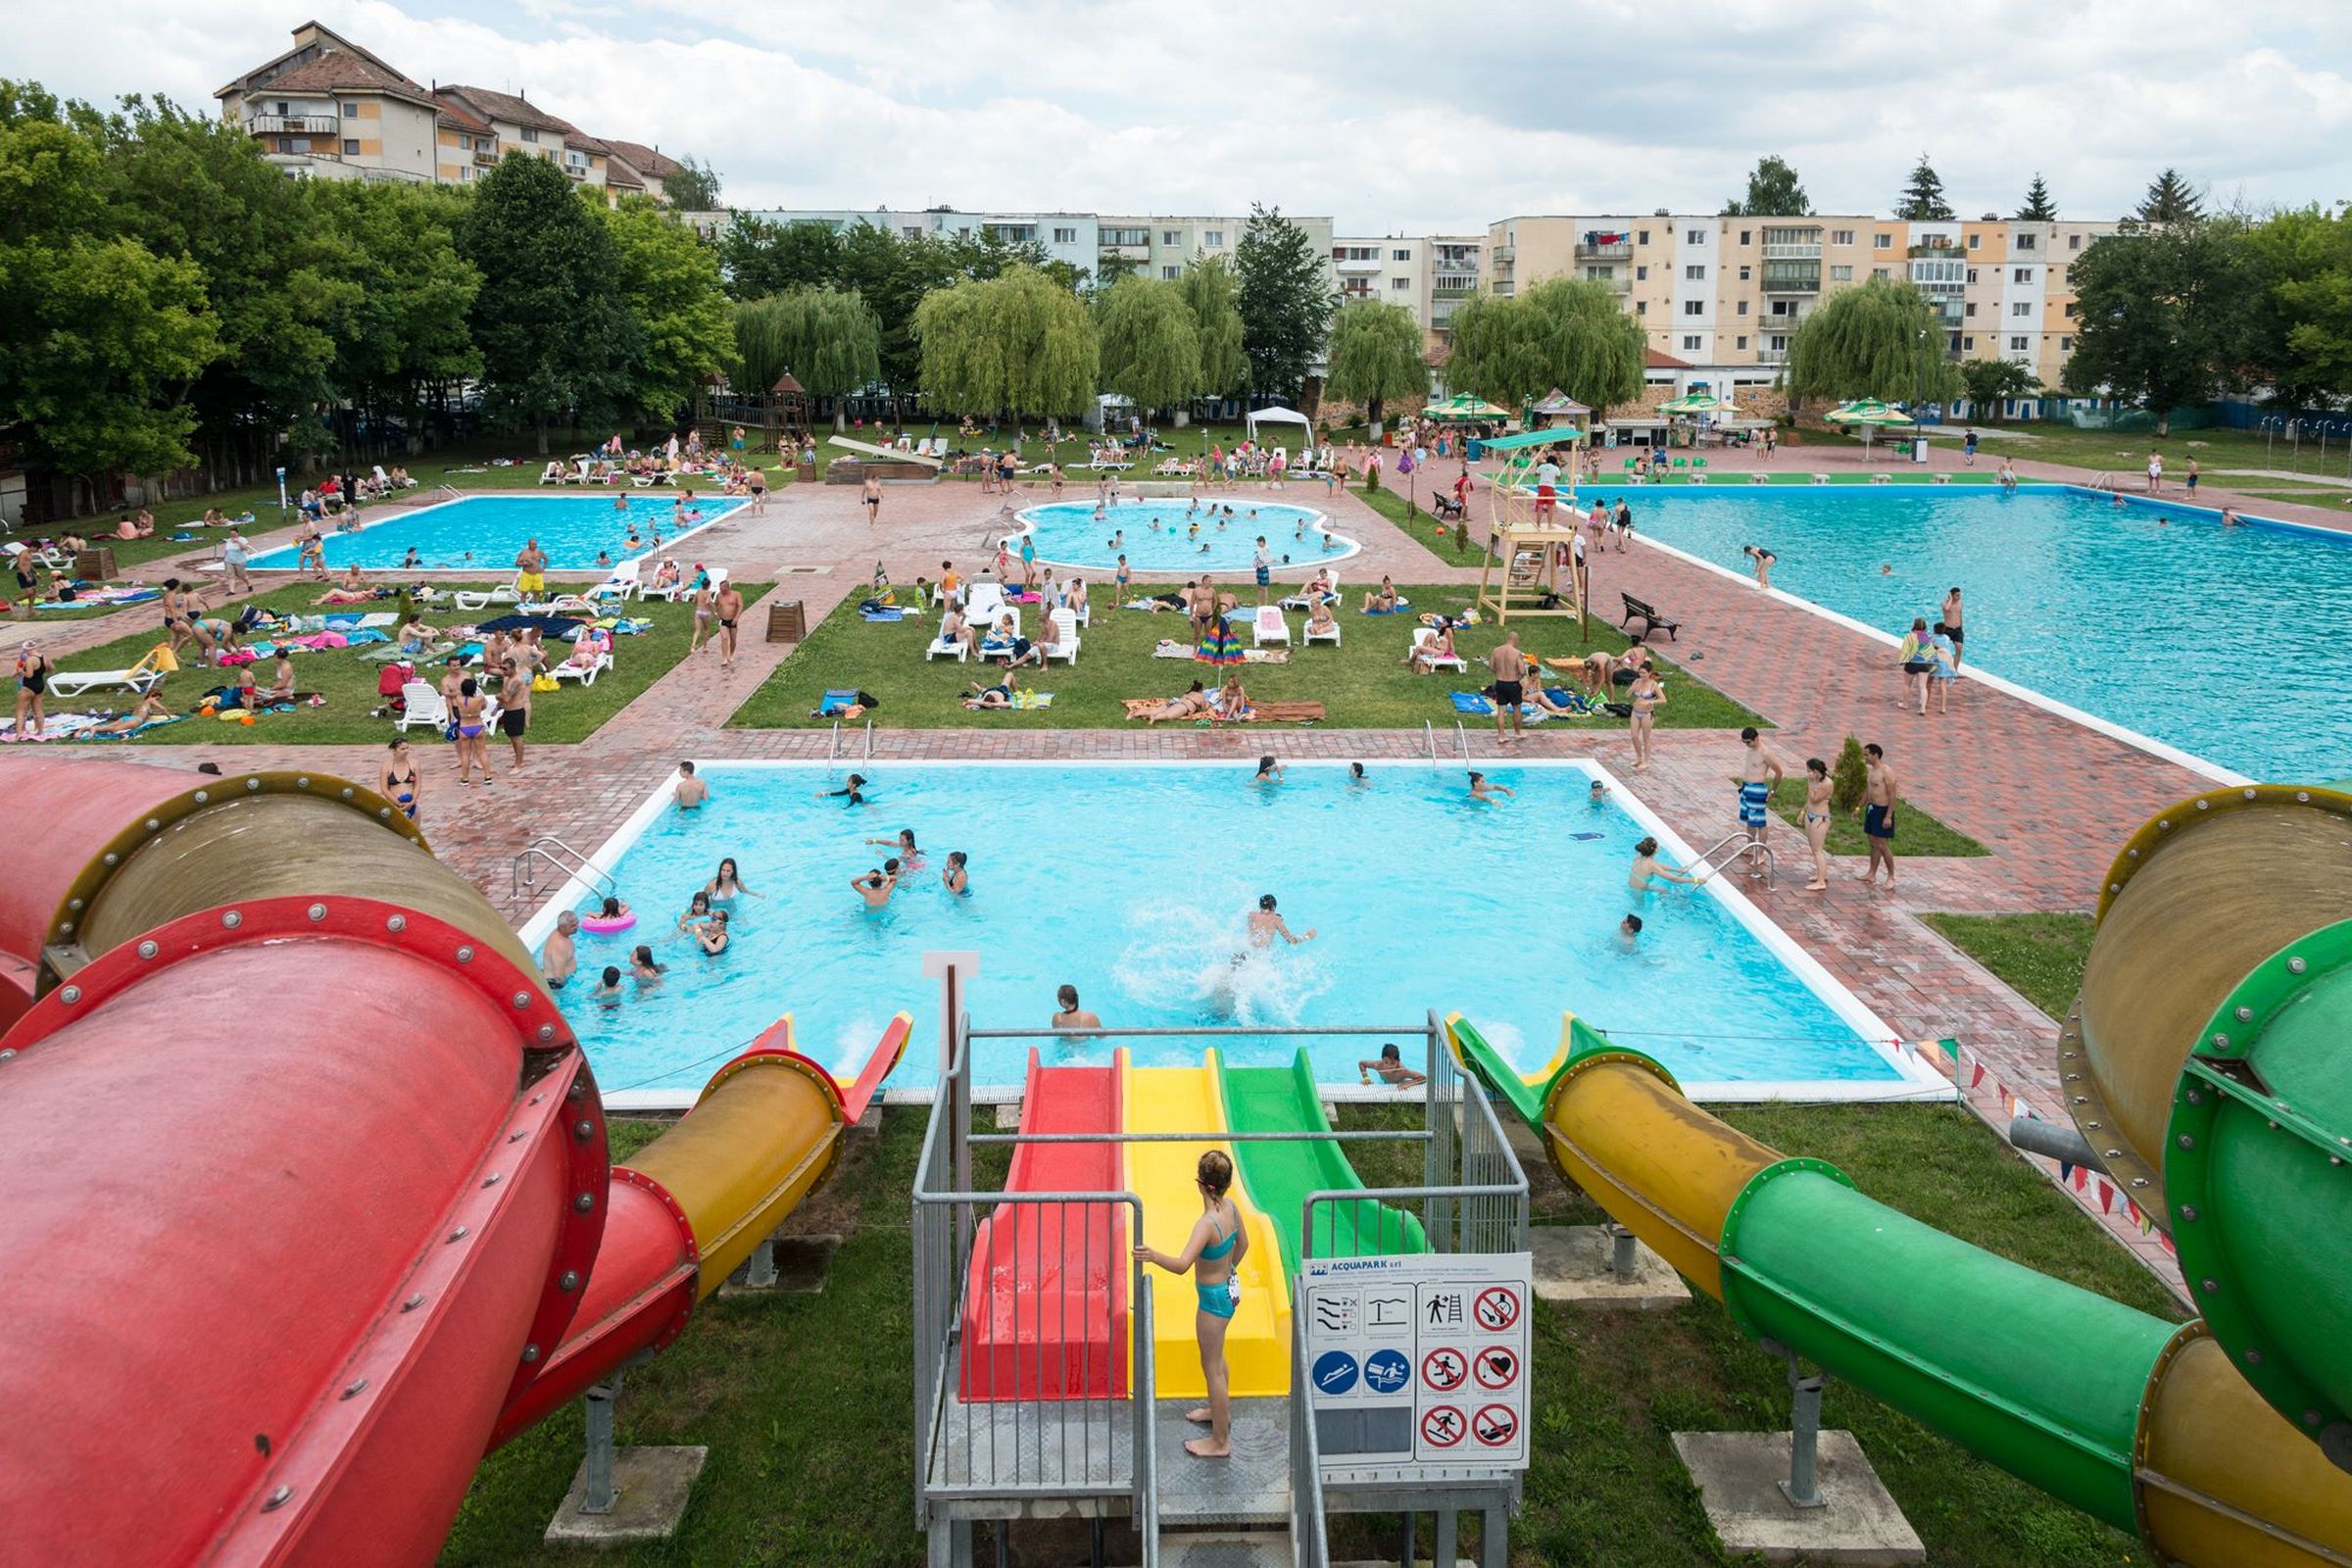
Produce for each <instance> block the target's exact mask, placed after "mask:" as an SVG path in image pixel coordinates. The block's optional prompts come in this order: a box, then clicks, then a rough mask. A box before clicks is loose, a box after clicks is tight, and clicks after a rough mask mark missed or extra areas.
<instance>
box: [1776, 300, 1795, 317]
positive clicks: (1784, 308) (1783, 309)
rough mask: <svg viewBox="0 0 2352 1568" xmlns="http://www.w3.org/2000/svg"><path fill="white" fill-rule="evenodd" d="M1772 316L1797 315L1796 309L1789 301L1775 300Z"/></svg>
mask: <svg viewBox="0 0 2352 1568" xmlns="http://www.w3.org/2000/svg"><path fill="white" fill-rule="evenodd" d="M1772 314H1773V315H1775V316H1794V315H1795V314H1796V307H1795V306H1794V305H1793V304H1791V303H1790V302H1789V301H1788V300H1774V301H1773V302H1772Z"/></svg>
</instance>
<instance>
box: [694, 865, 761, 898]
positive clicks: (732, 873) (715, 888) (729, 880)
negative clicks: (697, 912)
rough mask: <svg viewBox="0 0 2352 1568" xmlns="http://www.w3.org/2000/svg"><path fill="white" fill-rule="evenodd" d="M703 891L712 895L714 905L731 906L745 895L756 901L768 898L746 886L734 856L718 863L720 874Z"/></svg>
mask: <svg viewBox="0 0 2352 1568" xmlns="http://www.w3.org/2000/svg"><path fill="white" fill-rule="evenodd" d="M703 891H704V892H705V893H707V894H709V895H710V897H711V903H713V904H731V903H733V902H734V901H735V900H736V899H738V898H741V897H743V896H744V895H745V894H750V895H751V896H752V897H753V898H755V899H758V898H764V897H766V895H765V894H761V893H753V892H752V890H751V889H750V888H748V887H745V886H744V884H743V876H742V873H741V872H740V871H738V870H737V868H736V865H735V857H733V856H732V855H730V856H728V857H727V858H725V859H723V860H721V861H719V862H718V874H717V875H716V876H714V877H712V878H711V880H710V881H709V882H708V883H706V884H705V885H704V887H703Z"/></svg>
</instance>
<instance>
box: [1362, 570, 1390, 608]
mask: <svg viewBox="0 0 2352 1568" xmlns="http://www.w3.org/2000/svg"><path fill="white" fill-rule="evenodd" d="M1396 609H1397V585H1396V583H1394V582H1392V581H1390V580H1389V579H1388V578H1387V577H1383V578H1381V579H1380V586H1379V587H1378V588H1375V589H1373V590H1372V591H1371V592H1370V593H1368V594H1366V595H1364V609H1363V613H1365V614H1367V615H1386V614H1389V613H1393V612H1394V611H1395V610H1396Z"/></svg>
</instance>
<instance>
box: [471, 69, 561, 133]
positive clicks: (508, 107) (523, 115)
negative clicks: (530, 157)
mask: <svg viewBox="0 0 2352 1568" xmlns="http://www.w3.org/2000/svg"><path fill="white" fill-rule="evenodd" d="M441 90H442V91H443V92H444V93H455V94H456V95H457V96H458V97H459V98H461V99H463V100H464V101H465V104H466V107H467V108H468V109H470V110H472V111H473V112H474V113H475V114H477V115H480V116H482V117H483V118H484V119H486V120H503V121H505V122H506V123H508V124H510V125H527V126H529V127H530V128H531V129H533V130H554V131H561V132H562V133H563V134H564V136H566V137H571V136H577V135H579V134H580V133H581V132H580V127H579V126H577V125H575V124H573V123H571V122H570V121H568V120H561V119H558V118H557V117H556V116H554V115H551V114H549V113H548V112H547V111H546V110H544V109H541V108H540V107H539V106H538V105H536V104H534V103H532V102H531V101H530V100H529V99H527V98H517V97H516V96H515V94H513V93H511V92H492V91H491V90H490V89H489V88H487V87H466V86H460V85H458V84H457V83H454V82H453V83H451V84H450V85H449V86H447V87H444V88H442V89H441Z"/></svg>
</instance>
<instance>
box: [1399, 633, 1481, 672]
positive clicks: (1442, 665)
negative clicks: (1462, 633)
mask: <svg viewBox="0 0 2352 1568" xmlns="http://www.w3.org/2000/svg"><path fill="white" fill-rule="evenodd" d="M1437 640H1438V631H1437V628H1436V627H1435V626H1422V627H1418V628H1416V629H1415V630H1414V632H1413V652H1415V653H1416V654H1417V653H1420V652H1422V651H1423V650H1424V649H1427V648H1430V647H1433V646H1435V645H1436V643H1437ZM1421 667H1423V668H1426V669H1427V670H1429V672H1430V673H1431V674H1433V675H1434V674H1436V673H1437V672H1438V671H1439V670H1441V669H1458V670H1460V671H1461V672H1462V673H1463V674H1465V675H1466V674H1468V673H1469V672H1470V662H1469V661H1468V660H1466V659H1464V658H1463V657H1462V656H1461V655H1459V654H1453V655H1449V656H1447V657H1446V658H1444V659H1424V660H1423V661H1422V662H1421Z"/></svg>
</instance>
